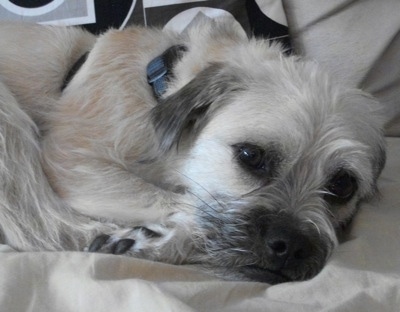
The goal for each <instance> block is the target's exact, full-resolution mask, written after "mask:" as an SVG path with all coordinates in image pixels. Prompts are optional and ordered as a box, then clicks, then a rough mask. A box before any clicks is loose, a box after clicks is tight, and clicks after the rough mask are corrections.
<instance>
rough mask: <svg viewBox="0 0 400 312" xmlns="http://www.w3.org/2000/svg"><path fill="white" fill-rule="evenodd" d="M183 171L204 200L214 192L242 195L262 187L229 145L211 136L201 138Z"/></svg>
mask: <svg viewBox="0 0 400 312" xmlns="http://www.w3.org/2000/svg"><path fill="white" fill-rule="evenodd" d="M180 171H181V172H182V176H183V179H184V181H185V184H186V185H188V186H190V188H191V190H192V191H193V192H195V193H196V195H198V196H200V197H201V198H202V199H204V200H206V199H207V198H208V197H209V196H210V195H211V194H217V195H221V196H229V197H238V196H240V195H243V194H245V193H248V192H250V191H252V190H254V189H255V188H257V187H259V185H258V184H259V183H257V181H256V180H254V179H252V178H251V177H250V176H248V175H246V174H245V173H244V172H243V170H242V168H240V166H239V165H238V164H237V163H236V162H235V160H234V156H233V152H232V150H231V149H230V148H229V147H227V146H225V145H223V144H221V143H219V142H217V141H216V140H210V139H209V138H202V137H200V138H199V139H198V140H197V142H196V144H195V146H193V148H192V149H191V151H190V154H189V156H188V157H187V159H186V160H185V161H184V162H183V163H182V168H181V169H180Z"/></svg>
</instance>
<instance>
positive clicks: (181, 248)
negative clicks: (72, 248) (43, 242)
mask: <svg viewBox="0 0 400 312" xmlns="http://www.w3.org/2000/svg"><path fill="white" fill-rule="evenodd" d="M179 218H181V217H179ZM195 250H196V248H195V244H194V240H193V239H192V235H191V234H190V233H189V230H188V228H186V227H185V228H183V227H181V226H180V225H178V224H176V223H175V224H174V223H173V222H168V224H149V225H147V226H136V227H133V228H129V229H121V230H117V231H114V232H113V233H110V234H103V235H99V236H97V237H96V238H95V239H94V240H93V241H92V243H91V244H90V246H89V247H87V248H86V251H89V252H100V253H112V254H117V255H127V256H133V257H136V258H143V259H148V260H154V261H162V262H167V263H173V264H181V263H186V262H190V259H191V257H192V256H193V255H194V254H196V253H195Z"/></svg>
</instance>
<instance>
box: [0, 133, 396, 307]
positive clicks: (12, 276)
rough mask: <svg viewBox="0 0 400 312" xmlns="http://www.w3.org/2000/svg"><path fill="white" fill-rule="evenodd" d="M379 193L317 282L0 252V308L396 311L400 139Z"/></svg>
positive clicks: (118, 259)
mask: <svg viewBox="0 0 400 312" xmlns="http://www.w3.org/2000/svg"><path fill="white" fill-rule="evenodd" d="M388 145H389V155H388V156H389V158H388V164H387V167H386V169H385V170H384V172H383V175H382V177H381V179H380V190H381V192H382V198H381V199H380V200H379V201H377V202H374V203H369V204H366V205H363V206H362V208H361V210H360V212H359V214H358V215H357V218H356V219H355V222H354V224H353V227H352V230H351V234H350V236H349V239H348V240H347V241H346V242H344V243H343V244H341V245H340V246H339V248H338V250H337V251H336V253H335V254H334V255H333V257H332V258H331V259H330V261H329V263H328V264H327V266H326V267H325V268H324V269H323V271H322V272H321V273H320V274H319V275H318V276H316V277H315V278H314V279H312V280H309V281H305V282H292V283H284V284H280V285H275V286H270V285H267V284H261V283H252V282H226V281H220V280H217V279H215V278H213V277H210V276H207V275H205V274H203V273H201V272H199V271H198V270H196V269H195V268H193V267H188V266H171V265H166V264H161V263H154V262H149V261H143V260H137V259H132V258H128V257H123V256H113V255H102V254H86V253H77V252H59V253H46V252H38V253H33V252H27V253H17V252H14V251H12V250H10V249H9V248H7V247H6V246H2V249H1V252H0V311H2V312H19V311H40V312H47V311H49V312H50V311H51V312H54V311H57V312H80V311H90V312H93V311H96V312H101V311H107V312H110V311H118V312H124V311H130V312H132V311H151V312H154V311H174V312H180V311H227V312H228V311H229V312H233V311H240V312H243V311H285V312H290V311H296V312H300V311H305V312H312V311H351V312H358V311H359V312H366V311H374V312H378V311H379V312H385V311H396V312H398V311H400V240H399V237H400V161H399V155H400V138H390V139H388Z"/></svg>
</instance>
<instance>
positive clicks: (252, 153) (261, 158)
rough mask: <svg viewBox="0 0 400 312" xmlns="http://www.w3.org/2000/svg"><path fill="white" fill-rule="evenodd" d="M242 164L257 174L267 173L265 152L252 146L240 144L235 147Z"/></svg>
mask: <svg viewBox="0 0 400 312" xmlns="http://www.w3.org/2000/svg"><path fill="white" fill-rule="evenodd" d="M234 147H235V149H236V153H237V158H238V159H239V161H240V163H241V164H242V165H244V166H245V167H247V168H248V169H251V170H254V171H256V172H262V171H265V169H266V168H265V151H264V150H263V149H262V148H260V147H258V146H256V145H252V144H238V145H235V146H234Z"/></svg>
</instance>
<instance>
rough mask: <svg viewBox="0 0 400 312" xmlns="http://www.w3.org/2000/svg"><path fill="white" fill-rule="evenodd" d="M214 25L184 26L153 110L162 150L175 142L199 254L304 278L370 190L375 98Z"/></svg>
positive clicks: (379, 143)
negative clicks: (191, 201)
mask: <svg viewBox="0 0 400 312" xmlns="http://www.w3.org/2000/svg"><path fill="white" fill-rule="evenodd" d="M202 27H203V28H204V26H202ZM219 27H221V29H223V30H224V31H223V32H221V29H220V30H219V31H220V33H221V36H222V37H220V38H219V37H218V35H216V34H215V27H214V28H213V27H211V28H210V29H213V31H211V30H210V29H208V30H207V29H206V30H204V29H203V28H202V30H199V29H197V30H195V31H192V33H191V34H190V35H189V42H190V43H189V44H188V46H187V49H188V51H187V52H186V53H185V54H184V55H183V57H182V59H181V61H180V62H179V63H178V65H177V66H176V69H175V72H174V74H175V79H174V80H173V81H171V83H170V88H169V89H168V91H167V93H166V95H165V96H164V97H163V98H161V99H160V100H159V102H160V103H159V104H158V105H157V106H156V107H155V108H154V109H153V111H152V118H153V122H154V124H155V128H156V132H157V133H158V135H159V138H160V140H159V141H160V146H161V150H162V152H164V153H165V152H167V153H176V150H178V160H177V163H178V165H177V167H178V170H177V171H178V172H179V174H180V177H181V180H182V181H183V183H184V184H185V185H186V188H187V192H188V193H190V194H192V195H193V197H194V198H196V207H197V208H196V211H195V212H194V213H193V214H194V215H195V216H196V224H197V226H196V229H193V231H194V236H196V237H197V238H198V242H199V243H198V244H199V248H201V249H202V250H203V251H204V254H205V256H204V258H203V260H204V261H205V262H208V263H209V264H211V265H213V266H218V267H223V268H224V269H226V270H228V271H232V272H234V274H235V275H237V276H240V277H244V278H249V279H255V280H260V281H268V282H280V281H286V280H302V279H307V278H311V277H313V276H314V275H315V274H317V273H318V272H319V271H320V270H321V269H322V267H323V265H324V264H325V262H326V260H327V258H328V256H329V255H330V254H331V252H332V250H333V248H334V247H335V246H336V245H337V232H338V231H339V230H340V228H341V227H342V226H343V225H345V224H347V223H348V222H349V221H350V220H351V219H352V217H353V215H354V213H355V212H356V210H357V206H358V205H359V203H360V202H361V201H362V200H364V199H367V198H370V197H371V196H372V195H374V194H375V193H376V180H377V178H378V176H379V174H380V172H381V170H382V167H383V165H384V162H385V152H384V150H385V149H384V141H383V138H382V133H381V130H380V122H379V118H378V117H377V115H376V111H377V103H376V102H375V101H374V100H373V99H372V98H371V97H369V96H368V95H366V94H364V93H362V92H361V91H358V90H349V89H347V88H345V87H343V86H341V85H339V84H337V83H335V82H333V81H332V80H331V79H330V78H329V77H328V76H327V75H326V74H325V73H323V72H321V71H320V69H319V68H318V66H317V65H315V64H313V63H311V62H305V61H302V60H299V59H298V58H296V57H292V56H290V57H287V56H284V55H283V54H282V53H281V51H280V50H279V48H278V47H274V46H272V47H271V46H270V44H269V43H268V42H267V41H255V40H250V41H249V40H248V39H246V38H243V36H241V35H240V34H235V33H230V32H229V31H228V30H227V29H226V27H225V28H224V27H222V26H219ZM228 33H229V34H228ZM199 34H201V35H199ZM194 37H196V38H197V39H198V40H199V42H197V41H195V39H194ZM221 38H223V39H221ZM221 40H223V41H224V42H223V43H221ZM200 46H201V47H200ZM199 59H200V60H201V62H200V61H199Z"/></svg>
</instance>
